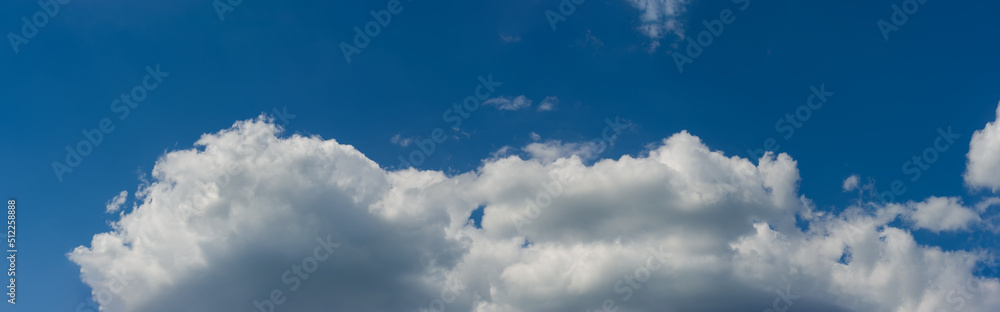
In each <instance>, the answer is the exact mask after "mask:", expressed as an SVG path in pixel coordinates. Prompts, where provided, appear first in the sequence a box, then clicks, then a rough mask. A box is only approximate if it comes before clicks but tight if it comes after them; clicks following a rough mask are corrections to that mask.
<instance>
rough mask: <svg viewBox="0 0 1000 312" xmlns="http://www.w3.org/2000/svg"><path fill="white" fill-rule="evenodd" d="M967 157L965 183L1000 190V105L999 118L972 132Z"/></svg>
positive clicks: (994, 190) (998, 107)
mask: <svg viewBox="0 0 1000 312" xmlns="http://www.w3.org/2000/svg"><path fill="white" fill-rule="evenodd" d="M966 157H968V162H967V163H966V170H965V175H964V177H965V183H966V184H968V185H969V186H970V187H973V188H987V189H990V190H992V191H993V192H994V193H996V192H1000V106H997V120H995V121H993V122H991V123H989V124H987V125H986V127H985V128H983V129H981V130H978V131H976V133H974V134H972V142H971V143H969V154H968V155H966Z"/></svg>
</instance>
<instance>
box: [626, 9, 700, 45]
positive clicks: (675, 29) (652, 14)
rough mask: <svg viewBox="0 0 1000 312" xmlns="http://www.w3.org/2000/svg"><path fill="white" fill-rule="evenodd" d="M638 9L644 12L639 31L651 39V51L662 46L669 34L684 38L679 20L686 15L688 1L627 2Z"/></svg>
mask: <svg viewBox="0 0 1000 312" xmlns="http://www.w3.org/2000/svg"><path fill="white" fill-rule="evenodd" d="M626 1H627V2H628V3H629V4H631V5H632V6H633V7H635V8H636V9H639V10H640V11H642V15H641V16H640V18H639V20H640V22H641V25H639V27H638V29H639V31H640V32H642V33H643V34H644V35H646V36H647V37H649V40H650V51H655V50H656V48H657V47H659V46H660V40H661V39H663V37H664V36H666V35H667V34H668V33H673V34H675V35H676V36H677V37H680V38H683V37H684V28H683V25H682V24H681V22H680V21H679V20H678V19H677V18H678V17H679V16H680V15H681V13H684V6H685V5H686V4H687V3H688V1H687V0H626Z"/></svg>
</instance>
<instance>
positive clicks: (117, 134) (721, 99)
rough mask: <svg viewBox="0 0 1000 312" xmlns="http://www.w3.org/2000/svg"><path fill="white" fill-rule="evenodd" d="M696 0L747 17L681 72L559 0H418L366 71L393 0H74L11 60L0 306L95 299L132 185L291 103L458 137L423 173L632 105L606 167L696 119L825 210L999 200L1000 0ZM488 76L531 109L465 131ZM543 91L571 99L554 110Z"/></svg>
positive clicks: (329, 126)
mask: <svg viewBox="0 0 1000 312" xmlns="http://www.w3.org/2000/svg"><path fill="white" fill-rule="evenodd" d="M667 2H669V1H667ZM689 2H690V3H687V4H683V5H682V7H683V9H684V10H683V12H682V13H680V14H678V15H677V16H674V17H672V18H675V19H676V20H677V21H678V22H679V23H680V24H681V25H683V26H682V27H680V28H678V29H680V30H679V31H680V32H681V33H684V34H685V35H686V36H687V37H690V38H696V36H697V34H698V33H699V32H701V31H703V30H705V26H703V24H702V21H704V20H713V19H717V18H719V14H720V12H721V11H723V10H732V12H733V15H734V16H735V21H733V22H732V23H730V24H725V28H724V30H723V31H722V33H721V34H720V35H719V36H717V37H715V38H714V40H713V42H712V44H711V45H710V46H707V47H704V51H703V52H702V53H701V54H700V55H699V56H698V57H697V58H695V59H694V62H693V63H690V64H686V65H684V70H683V72H679V71H678V69H677V66H676V64H675V62H674V59H673V58H672V55H673V53H684V49H685V48H686V46H687V44H688V43H687V41H684V40H682V39H680V38H679V37H678V36H676V35H674V34H666V35H663V36H662V38H650V37H649V36H648V34H647V33H643V32H642V31H640V30H638V29H637V27H639V26H642V25H643V21H642V19H641V14H642V11H641V10H639V9H637V8H636V7H634V6H633V5H631V4H630V3H629V2H628V1H624V0H609V1H595V0H590V1H585V2H583V3H581V4H578V5H576V10H575V12H573V13H572V14H570V15H568V16H566V18H565V21H560V22H559V23H558V24H557V27H556V29H555V30H553V29H552V27H551V26H550V22H549V20H547V19H546V14H545V12H546V11H547V10H555V11H558V10H559V6H560V2H559V1H519V2H503V1H501V2H478V1H471V2H446V3H445V2H428V1H421V0H417V1H408V0H404V1H402V2H401V6H402V9H401V11H400V12H399V13H398V14H394V15H392V19H391V21H390V22H389V23H388V24H387V25H386V26H385V27H382V29H381V32H380V33H379V34H378V35H377V36H375V37H374V38H371V42H370V44H369V45H368V46H366V47H365V48H364V49H362V52H361V53H359V54H355V55H352V56H351V61H350V62H347V61H346V60H345V57H344V54H343V53H342V51H341V48H340V44H341V42H351V41H353V39H354V36H355V32H354V27H356V26H362V27H363V25H365V23H368V22H369V21H371V20H372V16H371V15H370V14H369V11H370V10H383V9H385V8H386V6H387V2H386V1H383V0H378V1H367V0H365V1H353V2H350V3H347V2H324V1H306V2H301V3H295V4H286V3H279V2H260V1H243V2H242V3H241V4H239V5H237V6H235V7H233V9H232V11H228V12H225V13H224V15H223V19H222V20H220V15H219V14H218V12H217V11H216V9H215V8H213V3H212V2H211V1H207V0H206V1H172V2H152V3H148V2H135V3H118V2H113V1H100V2H93V3H91V2H82V1H81V2H78V1H71V2H68V3H66V4H62V5H60V6H59V10H58V12H57V14H56V15H55V16H53V17H51V19H50V21H49V22H48V23H47V25H45V26H43V27H40V28H39V29H38V31H37V35H35V36H34V37H32V38H31V39H30V40H28V42H26V43H23V44H19V45H18V47H17V50H18V51H17V52H16V53H15V51H14V50H15V49H14V48H13V47H8V48H6V49H2V51H0V53H2V54H0V55H2V57H0V68H2V71H3V73H4V74H3V75H2V76H0V77H2V78H0V79H2V81H0V94H2V96H3V104H2V113H3V115H4V116H6V119H5V122H4V123H2V126H0V127H3V129H2V132H3V133H4V135H3V138H4V139H3V143H4V146H5V147H6V149H5V152H3V153H0V163H2V166H0V177H3V179H0V190H2V193H3V195H4V196H6V197H9V198H14V199H16V200H17V202H18V209H19V210H18V211H19V213H18V216H17V217H18V225H20V226H19V227H18V230H19V231H18V238H19V243H20V245H19V248H20V249H19V250H20V251H19V254H18V257H19V260H18V271H17V273H18V276H19V277H21V279H19V289H18V304H17V305H16V308H13V309H12V307H11V306H10V305H8V304H4V305H2V306H3V307H2V308H0V309H2V310H3V311H68V310H72V309H75V308H76V306H77V304H78V303H80V302H83V301H85V300H86V299H87V298H88V297H90V289H91V288H90V287H89V286H88V285H86V284H85V283H84V282H82V281H81V278H80V266H79V265H77V264H76V263H73V262H72V261H70V260H69V259H68V258H67V256H66V254H67V253H69V252H70V251H72V250H73V249H74V248H76V247H77V246H89V245H90V244H91V239H92V237H93V235H94V234H97V233H102V232H106V231H109V230H110V227H109V224H110V223H111V222H114V221H116V220H118V219H119V216H118V215H117V214H115V213H111V214H108V213H105V203H106V202H108V201H109V200H110V199H111V198H112V197H114V196H115V195H116V194H118V193H119V192H120V191H122V190H127V191H128V192H129V194H130V196H129V200H128V201H127V202H126V204H125V205H126V207H131V206H132V204H133V202H134V200H133V199H132V196H131V194H134V193H135V192H136V189H137V186H138V185H140V184H143V183H144V182H143V181H144V180H145V181H149V180H150V179H151V176H150V175H151V174H150V172H151V170H152V169H153V166H154V165H155V164H156V162H157V160H158V159H159V158H160V157H163V156H164V155H165V153H167V152H170V151H175V150H183V149H189V148H192V146H193V144H194V142H195V141H197V140H198V139H199V138H200V137H201V136H202V135H203V134H206V133H215V132H218V131H220V130H222V129H226V128H229V127H230V126H232V125H233V123H234V122H235V121H238V120H247V119H252V118H254V117H257V116H258V115H260V114H261V113H266V114H273V112H274V111H275V110H279V111H281V110H286V111H287V112H288V114H292V115H295V117H294V119H290V120H289V121H290V122H288V123H286V124H283V126H284V127H285V128H286V132H285V136H287V135H290V134H294V133H299V134H303V135H307V136H308V135H318V136H320V137H322V138H324V139H335V140H336V141H337V142H339V143H341V144H348V145H352V146H354V147H355V148H356V149H357V150H359V151H361V152H362V153H363V154H364V156H366V157H367V158H369V159H371V160H372V161H374V162H375V163H377V164H379V165H380V166H381V167H382V168H385V169H389V170H394V169H399V168H397V167H398V165H397V164H398V163H399V161H398V160H397V157H398V156H400V155H408V154H409V153H411V152H413V151H414V150H417V149H418V147H417V146H416V145H413V144H412V143H411V144H410V145H407V146H401V144H397V143H393V141H392V138H393V137H394V136H397V135H398V136H399V138H400V139H403V140H405V139H411V140H422V139H427V138H430V137H431V136H432V133H433V131H434V129H437V128H440V129H444V134H445V136H447V140H446V141H444V142H443V143H439V144H436V145H435V148H436V150H435V151H434V152H433V153H431V154H430V155H428V156H427V159H426V161H424V162H423V163H422V164H420V165H417V166H416V167H417V168H418V169H422V170H438V171H443V172H445V173H449V174H460V173H463V172H469V171H473V170H476V169H477V168H479V167H480V166H481V165H482V164H483V162H484V159H489V158H490V157H491V155H492V154H493V153H494V152H496V151H498V150H500V149H502V148H503V147H505V146H509V147H512V148H514V149H517V148H520V147H522V146H526V145H528V144H531V143H532V142H535V141H537V140H535V139H533V138H532V135H531V134H532V133H535V134H537V135H538V136H539V137H540V138H541V140H542V141H545V140H559V141H561V142H582V141H587V140H591V139H592V138H595V137H599V136H600V135H601V132H602V130H603V129H604V128H605V126H607V124H606V123H605V119H608V118H610V119H612V120H613V119H615V118H616V117H620V118H623V119H626V120H628V121H630V123H631V127H629V128H628V129H627V130H624V131H623V133H621V134H620V135H618V136H617V137H616V139H615V140H614V144H613V145H612V146H609V148H608V149H607V150H605V151H603V152H602V153H599V158H610V159H618V158H619V157H620V156H622V155H631V156H632V157H640V156H642V153H643V151H644V150H645V151H648V145H649V144H651V143H658V142H660V141H661V140H663V139H664V138H667V137H670V136H671V135H673V134H675V133H678V132H681V131H682V130H686V131H687V132H689V133H691V134H692V135H694V136H697V137H698V138H700V139H701V141H702V142H703V143H704V144H705V145H707V146H708V147H709V148H711V149H712V150H718V151H721V152H723V153H725V154H726V155H737V156H741V157H747V150H748V149H756V148H760V147H762V145H763V144H764V143H763V142H764V141H765V140H766V139H768V138H775V139H776V141H777V143H778V144H780V149H779V150H778V152H783V153H788V154H789V155H790V156H791V157H792V158H794V159H795V160H796V161H797V168H798V170H799V176H800V177H801V182H800V184H799V189H798V192H799V193H800V194H802V195H805V196H807V197H808V198H810V199H811V200H812V201H814V202H815V204H816V205H817V206H818V207H820V208H821V209H829V210H831V211H840V210H842V209H844V208H845V207H848V206H850V205H851V204H853V203H855V202H856V201H857V200H858V194H857V192H843V191H841V188H842V184H843V182H844V179H845V178H847V177H849V176H851V175H853V174H857V175H859V176H860V177H861V179H862V182H863V183H867V182H869V181H874V182H873V183H874V186H875V187H876V188H878V189H879V190H887V189H890V183H891V182H892V181H893V180H897V179H899V180H903V181H905V187H906V188H907V191H906V192H905V194H902V195H900V196H899V198H897V199H896V201H897V202H905V201H911V200H912V201H917V202H919V201H922V200H924V199H925V198H927V197H929V196H942V197H958V198H961V199H963V200H964V202H965V203H966V204H967V205H973V204H975V203H977V202H979V201H980V200H982V199H983V198H986V197H989V196H991V195H992V193H991V192H990V191H989V190H979V191H977V190H970V189H969V188H967V187H966V185H965V183H964V181H963V176H962V174H963V172H965V171H966V154H967V153H968V152H969V149H970V147H969V144H968V143H969V140H970V139H971V138H972V135H973V133H974V132H975V131H976V130H979V129H983V127H984V126H985V125H986V124H987V123H989V122H991V121H994V120H995V117H996V116H995V115H994V113H995V111H996V108H997V101H998V100H1000V88H998V86H1000V77H998V76H997V75H996V73H998V72H1000V61H998V60H997V57H996V56H997V55H1000V45H998V44H997V42H996V40H994V39H993V38H995V33H994V31H993V30H994V29H998V26H1000V25H998V24H997V23H998V22H997V20H996V18H995V14H994V12H996V11H997V10H998V9H1000V4H996V3H988V2H983V3H949V2H939V1H933V0H932V1H927V2H926V3H924V4H922V5H921V6H920V9H919V10H918V11H917V12H916V13H913V14H912V15H910V16H909V18H908V20H907V21H906V22H905V23H903V24H902V25H900V26H898V28H899V29H898V31H894V32H891V33H889V35H888V40H886V39H885V38H884V37H883V34H882V32H881V31H880V30H879V27H878V26H877V21H879V20H887V21H888V20H890V19H891V14H892V13H893V9H892V5H894V4H899V3H901V2H900V1H883V0H879V1H827V2H812V3H803V2H801V1H790V0H781V1H759V2H758V1H756V0H754V1H751V3H750V4H749V6H748V7H747V9H746V10H740V4H739V3H733V2H731V1H714V2H710V1H689ZM4 6H5V8H4V10H2V12H3V13H0V27H3V28H4V29H6V30H8V31H9V32H12V33H21V28H22V25H23V23H22V20H21V18H22V17H25V16H28V17H29V18H30V16H31V15H33V14H35V13H36V12H38V11H40V10H41V8H40V7H39V5H38V4H36V3H34V2H22V3H7V4H4ZM8 38H9V37H8ZM652 42H657V43H658V46H657V47H655V49H654V48H652V47H653V44H652ZM147 67H159V68H161V70H162V71H163V72H166V73H167V74H165V75H166V76H165V77H164V78H163V79H162V81H161V82H159V84H158V85H157V86H156V87H155V88H152V89H151V90H148V91H146V93H148V96H147V98H146V99H145V100H143V101H142V102H140V103H138V105H137V106H136V107H134V108H130V110H129V114H128V116H127V117H126V118H124V119H120V118H119V117H120V112H116V111H113V110H112V107H113V106H112V105H113V104H111V103H112V101H114V100H115V99H117V98H119V95H120V94H121V93H123V92H130V91H131V90H133V87H135V86H139V85H142V83H143V78H144V77H145V76H146V75H147V73H148V72H147ZM479 77H492V79H493V80H495V81H497V82H499V83H502V85H500V86H497V87H496V90H495V91H494V92H493V93H492V94H490V97H491V98H495V97H506V98H510V99H513V98H516V97H518V96H522V95H523V96H524V97H525V98H527V99H530V100H531V101H532V105H531V106H530V107H528V108H525V109H519V110H499V109H495V107H490V106H486V105H483V106H482V107H481V108H480V109H478V110H476V111H474V112H471V113H470V114H469V117H467V118H464V119H463V122H462V125H461V127H460V130H458V131H456V130H452V129H450V127H451V124H450V123H448V122H446V121H443V120H442V114H444V113H445V111H446V110H448V109H449V108H452V107H453V105H454V104H456V103H460V102H461V101H462V100H463V99H464V98H466V97H468V96H470V95H474V93H475V90H476V88H477V86H478V85H480V79H479ZM819 86H823V87H824V88H825V89H826V90H828V91H829V92H833V94H834V95H832V96H830V97H829V100H828V101H827V102H826V103H824V104H823V106H822V107H821V108H819V109H815V110H812V111H811V114H810V118H809V119H808V120H806V121H804V122H803V123H802V127H801V128H799V129H796V130H795V132H794V135H792V136H791V137H789V138H787V139H785V138H784V135H785V132H779V131H777V130H776V129H775V122H776V121H777V120H779V119H782V118H785V116H786V114H794V113H795V112H796V109H798V108H799V107H800V106H802V105H804V104H806V100H807V98H808V97H809V96H810V94H812V91H811V89H810V88H811V87H819ZM546 97H555V98H558V104H557V105H556V106H555V107H554V109H553V110H549V111H539V110H538V109H537V107H538V105H539V104H540V103H541V102H543V99H545V98H546ZM119 105H120V104H119ZM104 118H108V119H110V120H111V121H112V122H113V126H114V127H115V129H114V131H112V132H110V133H106V134H105V135H104V136H103V141H102V142H101V143H100V144H99V145H97V146H96V147H95V148H94V149H93V153H92V154H90V155H88V156H86V157H83V160H82V163H81V164H80V165H79V166H78V167H75V168H73V171H72V172H69V173H65V174H63V175H62V181H60V179H59V177H58V176H57V174H56V173H54V172H53V168H52V163H53V162H54V161H63V162H64V159H65V157H66V153H67V152H66V150H65V146H67V145H75V144H77V143H78V142H80V141H81V140H84V139H85V136H84V135H83V134H81V131H88V130H91V129H97V128H99V123H100V121H101V120H102V119H104ZM277 121H278V122H279V123H281V121H280V119H278V120H277ZM938 128H943V129H948V128H950V129H951V130H952V131H953V132H954V133H956V134H958V135H959V136H960V138H959V139H957V140H956V143H955V144H953V145H951V146H950V147H949V149H948V150H947V151H944V152H941V153H940V159H938V160H937V161H935V162H934V163H933V164H931V165H929V168H928V169H926V170H921V176H920V178H919V179H916V181H912V180H910V177H911V176H912V175H911V174H907V173H904V172H903V169H902V168H901V167H902V166H903V164H904V163H906V162H907V161H909V160H911V158H912V157H913V156H914V155H918V154H920V153H922V152H923V151H924V150H925V149H927V148H929V147H933V144H934V143H935V139H936V138H937V137H938V135H939V134H938ZM524 154H525V152H521V155H524ZM525 157H527V156H525ZM592 161H593V160H591V162H592ZM753 162H754V163H755V164H756V163H757V159H753ZM869 179H872V180H869ZM487 209H489V208H487ZM126 210H128V209H126ZM913 235H914V237H915V239H916V240H917V242H918V243H920V244H926V245H930V246H940V247H942V248H943V249H944V250H968V249H974V248H977V247H978V248H986V249H996V247H997V245H996V240H995V238H994V237H995V234H994V233H990V232H982V231H978V232H977V231H970V232H964V233H946V234H937V233H931V232H928V231H927V230H913ZM250 308H252V307H250V306H248V307H247V310H249V309H250ZM758 310H759V309H758Z"/></svg>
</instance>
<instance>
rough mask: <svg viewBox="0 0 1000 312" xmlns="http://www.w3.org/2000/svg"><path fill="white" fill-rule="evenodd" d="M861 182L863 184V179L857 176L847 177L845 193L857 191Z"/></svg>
mask: <svg viewBox="0 0 1000 312" xmlns="http://www.w3.org/2000/svg"><path fill="white" fill-rule="evenodd" d="M860 182H861V177H859V176H858V175H856V174H852V175H851V176H849V177H847V179H844V186H843V188H844V192H849V191H853V190H854V189H857V188H858V184H859V183H860Z"/></svg>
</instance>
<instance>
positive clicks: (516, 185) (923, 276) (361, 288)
mask: <svg viewBox="0 0 1000 312" xmlns="http://www.w3.org/2000/svg"><path fill="white" fill-rule="evenodd" d="M280 132H281V129H280V128H278V127H276V126H274V124H273V123H272V122H270V120H268V119H267V118H258V119H255V120H249V121H245V122H239V123H237V124H235V125H234V126H233V127H232V128H230V129H226V130H223V131H221V132H218V133H214V134H208V135H205V136H203V137H202V138H201V139H200V140H199V141H198V142H197V143H196V144H195V145H196V148H194V149H188V150H179V151H172V152H169V153H167V154H166V155H164V156H163V157H161V158H160V159H159V160H158V161H157V162H156V166H155V168H154V170H153V181H152V182H151V183H149V184H146V185H143V186H142V187H141V188H140V191H139V192H138V193H137V194H136V196H137V198H136V201H137V202H138V203H137V205H135V207H134V208H133V209H131V210H130V211H125V212H121V218H120V220H119V221H117V222H116V223H114V225H113V229H112V230H111V231H109V232H107V233H101V234H98V235H95V236H94V239H93V241H92V242H91V244H90V246H89V247H84V246H81V247H78V248H76V249H75V250H73V251H72V252H71V253H70V254H69V257H70V259H71V260H72V261H74V262H75V263H77V264H78V265H80V267H81V272H82V278H83V281H84V282H85V283H86V284H88V285H89V286H90V287H92V288H93V293H94V296H95V298H96V300H97V301H98V302H99V303H101V305H102V309H104V310H105V311H256V310H255V309H256V308H255V306H254V302H255V301H256V302H257V303H261V302H264V300H269V299H270V298H269V297H270V296H271V293H272V292H273V291H274V290H275V289H277V290H280V291H281V294H282V295H283V297H281V298H283V299H284V300H280V301H282V303H281V304H279V305H278V310H280V311H328V310H329V311H420V310H440V309H441V308H444V310H446V311H593V310H602V309H608V310H609V311H610V310H614V309H618V311H653V310H656V311H763V310H766V309H776V310H781V308H783V307H787V306H788V305H789V304H791V305H792V306H793V307H794V309H796V310H801V311H938V310H939V309H949V310H948V311H952V310H954V309H956V307H957V306H958V304H959V300H960V304H961V308H963V309H966V311H973V310H975V311H995V310H998V309H1000V301H998V300H1000V299H997V298H1000V283H998V282H997V280H996V279H989V278H983V277H977V276H975V275H974V274H973V273H974V271H975V267H976V265H977V263H980V264H981V262H982V261H984V260H986V259H987V258H989V257H990V256H989V255H988V254H986V253H984V252H982V251H977V252H971V251H943V250H941V249H940V248H936V247H928V246H921V245H919V244H916V242H915V241H914V239H913V237H912V236H911V235H910V234H909V232H908V231H909V229H907V228H900V227H903V226H907V224H910V225H913V226H916V227H925V228H932V229H934V230H938V231H951V230H964V229H969V227H973V226H976V224H977V223H976V222H975V221H978V220H980V218H979V217H978V215H976V214H975V213H976V212H975V211H973V210H969V209H962V207H961V205H960V203H958V202H955V201H949V200H947V199H936V198H935V199H929V200H928V201H925V202H922V203H909V204H886V205H884V206H875V207H868V206H866V207H850V208H848V209H846V210H845V212H843V213H839V214H832V213H829V212H826V211H821V210H819V209H817V208H816V207H814V206H813V205H812V203H811V201H810V200H809V199H808V198H806V197H805V196H803V195H802V194H799V192H798V183H799V173H798V168H797V163H796V161H795V160H793V159H792V158H791V157H789V156H788V155H785V154H780V155H773V154H768V155H765V156H764V157H762V158H761V159H760V160H759V165H754V164H753V163H752V162H750V161H749V160H747V159H743V158H739V157H735V156H726V155H724V154H723V153H721V152H719V151H712V150H711V149H710V148H709V147H707V146H706V145H705V144H704V143H702V142H701V141H700V139H698V138H697V137H695V136H693V135H691V134H689V133H687V132H681V133H678V134H675V135H673V136H671V137H669V138H667V139H665V140H663V141H662V142H660V143H659V144H656V145H654V146H652V147H651V148H650V149H649V150H646V151H643V152H642V153H640V154H639V156H635V157H633V156H623V157H621V158H619V159H601V160H597V161H594V162H592V163H591V162H588V161H586V160H585V159H584V158H581V157H580V156H579V155H574V153H577V152H579V149H559V151H561V152H558V153H556V155H551V153H547V154H545V155H546V157H544V158H545V159H537V158H533V157H531V156H530V155H533V154H531V153H528V154H527V156H526V157H525V158H527V159H524V158H522V157H519V156H508V157H505V158H499V159H488V160H485V161H484V162H483V164H482V165H481V166H480V167H479V168H478V169H476V170H474V171H471V172H466V173H462V174H458V175H447V174H445V173H442V172H438V171H427V170H416V169H406V170H398V171H386V170H384V169H382V168H380V166H379V165H378V164H376V163H374V162H373V161H371V160H369V159H368V158H367V157H365V156H364V155H363V154H362V153H361V152H359V151H357V150H356V149H354V148H353V147H352V146H349V145H344V144H340V143H338V142H336V141H334V140H324V139H321V138H319V137H303V136H299V135H293V136H291V137H283V136H281V135H280ZM831 191H834V192H839V190H831ZM478 207H485V209H484V214H483V217H482V222H481V228H477V227H475V226H473V225H470V224H469V222H468V218H469V215H470V214H471V213H472V211H473V210H475V209H477V208H478ZM956 207H957V208H956ZM970 213H971V215H970ZM941 216H945V217H943V218H942V217H941ZM900 217H903V219H905V220H909V221H910V222H902V223H901V222H894V221H896V220H899V219H900ZM803 224H805V226H803ZM321 241H323V242H321ZM331 242H332V243H333V244H336V248H335V249H333V252H332V254H331V255H330V256H329V257H328V258H325V260H319V258H322V257H321V254H325V250H328V248H329V245H330V244H331ZM324 244H325V245H326V247H324ZM325 248H327V249H325ZM309 259H312V260H309ZM308 261H313V263H312V264H313V270H312V272H310V273H309V274H308V278H304V277H302V276H301V275H297V274H296V273H292V274H288V273H287V272H289V270H291V269H293V268H295V267H300V266H302V265H303V264H305V263H306V262H308ZM300 273H301V272H300ZM290 277H295V278H297V280H298V283H297V284H296V283H291V282H290V281H291V280H292V279H291V278H290ZM292 286H298V287H295V288H294V290H293V289H292V288H293V287H292ZM971 286H975V287H974V289H972V288H973V287H971ZM959 290H961V291H959ZM956 294H957V295H956ZM966 294H968V296H966ZM271 304H273V302H271ZM265 311H266V309H265Z"/></svg>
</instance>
